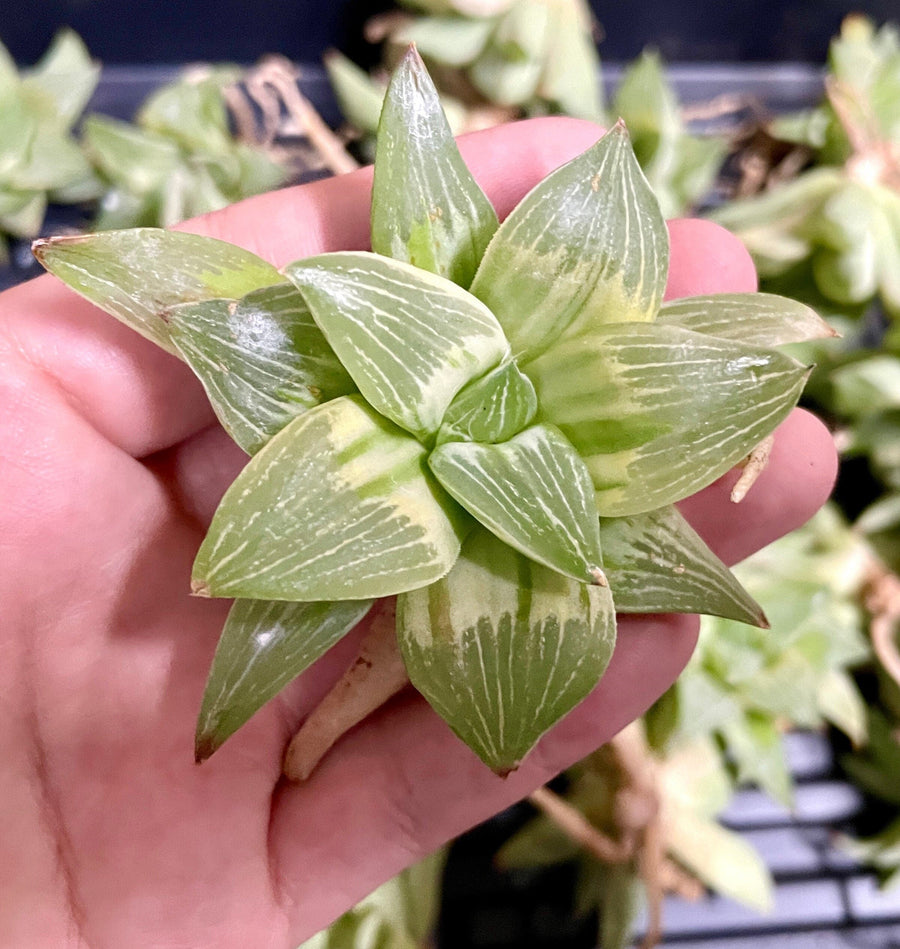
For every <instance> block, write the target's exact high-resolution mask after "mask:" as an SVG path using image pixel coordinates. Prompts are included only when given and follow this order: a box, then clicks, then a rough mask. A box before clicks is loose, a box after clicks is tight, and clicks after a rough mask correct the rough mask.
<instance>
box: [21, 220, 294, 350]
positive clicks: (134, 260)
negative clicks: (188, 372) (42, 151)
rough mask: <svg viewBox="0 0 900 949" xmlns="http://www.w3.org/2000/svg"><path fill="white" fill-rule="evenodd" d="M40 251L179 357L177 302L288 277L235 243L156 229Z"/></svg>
mask: <svg viewBox="0 0 900 949" xmlns="http://www.w3.org/2000/svg"><path fill="white" fill-rule="evenodd" d="M34 254H35V256H36V257H37V259H38V260H39V261H40V262H41V263H42V264H43V266H44V267H45V268H46V269H47V270H49V271H50V273H52V274H54V275H55V276H57V277H59V279H60V280H62V281H63V283H66V284H68V286H70V287H71V288H72V289H73V290H75V291H76V292H77V293H80V294H81V295H82V296H83V297H86V298H87V299H88V300H90V301H91V303H95V304H96V305H97V306H99V307H100V308H101V309H102V310H105V311H106V312H107V313H110V314H112V315H113V316H114V317H116V319H119V320H121V321H122V322H123V323H125V324H126V325H127V326H130V327H131V328H132V329H133V330H136V331H137V332H138V333H140V334H141V335H142V336H146V337H147V339H149V340H152V341H153V342H154V343H156V344H157V345H158V346H161V347H162V348H163V349H166V350H168V351H169V352H171V353H175V354H176V355H177V354H178V351H177V348H176V347H175V345H174V344H173V342H172V340H171V339H170V337H169V329H168V326H167V324H166V317H167V314H168V311H169V310H170V309H171V308H172V307H175V306H178V305H179V304H181V303H196V302H199V301H201V300H209V299H212V298H214V297H228V298H229V299H234V298H237V297H242V296H244V295H245V294H246V293H249V292H250V291H251V290H257V289H259V288H261V287H268V286H272V285H274V284H278V283H283V282H284V277H282V275H281V274H280V273H279V272H278V271H277V270H276V269H275V268H274V267H273V266H271V264H267V263H266V262H265V261H264V260H262V259H261V258H259V257H257V256H256V255H255V254H251V253H250V252H249V251H246V250H242V249H241V248H240V247H236V246H235V245H234V244H228V243H226V242H225V241H219V240H215V239H213V238H211V237H198V236H196V235H194V234H183V233H180V232H178V231H163V230H156V229H154V228H138V229H135V230H130V231H109V232H106V233H102V234H79V235H76V236H74V237H51V238H49V239H47V240H40V241H37V242H35V245H34Z"/></svg>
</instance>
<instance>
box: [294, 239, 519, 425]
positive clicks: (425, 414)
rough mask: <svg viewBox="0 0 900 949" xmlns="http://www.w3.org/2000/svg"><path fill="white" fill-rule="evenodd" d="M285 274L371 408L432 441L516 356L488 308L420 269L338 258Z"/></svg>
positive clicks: (309, 262) (365, 257) (312, 260)
mask: <svg viewBox="0 0 900 949" xmlns="http://www.w3.org/2000/svg"><path fill="white" fill-rule="evenodd" d="M285 272H286V274H287V276H288V277H289V278H290V279H291V280H292V281H293V282H294V283H295V284H296V285H297V286H298V287H299V288H300V292H301V293H302V294H303V297H304V299H305V300H306V302H307V304H308V305H309V308H310V310H311V311H312V315H313V317H314V319H315V321H316V323H318V324H319V327H320V328H321V330H322V332H323V333H324V334H325V338H326V339H327V340H328V342H329V343H330V344H331V346H332V348H333V349H334V351H335V353H337V355H338V358H339V359H340V361H341V362H342V363H343V365H344V367H345V368H346V369H347V372H349V373H350V375H351V376H352V377H353V380H354V381H355V382H356V384H357V386H358V387H359V391H360V392H361V393H362V394H363V395H364V396H365V397H366V400H367V401H368V402H369V403H370V404H371V405H372V406H374V408H376V409H377V410H378V411H379V412H381V414H382V415H385V416H387V417H388V418H389V419H391V420H392V421H394V422H396V423H397V424H398V425H399V426H400V427H401V428H405V429H406V430H407V431H408V432H412V433H413V434H414V435H415V436H417V437H418V438H421V439H423V440H428V439H429V438H432V437H433V436H434V434H435V433H436V432H437V430H438V428H439V426H440V424H441V420H442V419H443V417H444V412H446V410H447V406H448V405H450V403H451V402H452V401H453V397H454V396H455V395H456V393H457V392H459V390H460V389H461V388H462V387H463V386H464V385H465V384H466V383H467V382H469V381H471V380H472V379H477V378H478V377H479V376H480V375H482V374H483V373H484V372H486V371H487V370H488V369H490V368H492V367H493V366H496V365H497V364H498V363H499V362H500V361H501V360H502V359H503V357H504V356H506V355H507V354H508V352H509V346H508V344H507V342H506V338H505V337H504V335H503V330H502V329H501V328H500V324H499V323H498V322H497V321H496V319H494V316H493V315H492V314H491V312H490V311H489V310H488V309H487V308H486V307H485V306H484V305H483V304H482V303H480V302H479V301H478V300H476V299H475V298H474V297H473V296H471V294H468V293H466V291H465V290H461V289H460V288H459V287H457V286H456V284H454V283H451V282H450V281H449V280H445V279H444V278H443V277H438V276H436V275H435V274H431V273H428V272H427V271H424V270H420V269H419V268H418V267H413V266H412V265H411V264H407V263H402V262H401V261H398V260H390V259H389V258H387V257H382V256H380V255H378V254H369V253H364V252H355V253H336V254H322V255H320V256H318V257H308V258H307V259H305V260H299V261H297V262H296V263H294V264H291V265H290V266H289V267H287V268H286V271H285Z"/></svg>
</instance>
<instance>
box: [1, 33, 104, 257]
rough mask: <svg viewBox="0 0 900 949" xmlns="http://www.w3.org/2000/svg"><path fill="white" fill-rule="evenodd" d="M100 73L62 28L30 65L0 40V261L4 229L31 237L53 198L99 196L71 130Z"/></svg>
mask: <svg viewBox="0 0 900 949" xmlns="http://www.w3.org/2000/svg"><path fill="white" fill-rule="evenodd" d="M99 75H100V67H99V66H98V65H97V63H95V62H94V61H93V60H92V59H91V57H90V55H89V54H88V52H87V50H86V49H85V47H84V44H83V43H82V42H81V40H80V39H79V38H78V36H77V35H76V34H75V33H73V32H72V31H71V30H63V31H62V32H61V33H59V35H58V36H57V37H56V39H55V40H54V41H53V43H52V45H51V46H50V48H49V49H48V50H47V52H46V53H45V54H44V57H43V58H42V59H41V61H40V62H39V63H38V64H37V65H36V66H34V67H33V68H32V69H28V70H23V71H22V73H21V74H20V73H19V72H18V70H17V69H16V65H15V63H14V62H13V60H12V58H11V56H10V55H9V53H8V52H7V50H6V47H4V46H3V44H2V43H0V262H2V261H3V260H4V259H5V256H6V243H5V241H4V238H3V234H4V233H6V234H10V235H12V236H13V237H19V238H32V237H36V236H37V234H38V233H39V232H40V229H41V225H42V224H43V222H44V215H45V213H46V210H47V204H48V202H49V201H55V202H57V203H60V204H76V203H80V202H82V201H88V200H91V199H93V198H96V197H97V195H98V194H99V192H100V185H99V182H98V181H97V179H96V177H95V176H94V173H93V171H92V169H91V166H90V163H89V162H88V160H87V159H86V158H85V156H84V155H83V154H82V152H81V149H80V148H79V147H78V143H77V141H76V140H75V137H74V135H73V133H72V129H73V126H74V125H75V123H76V122H77V121H78V119H79V117H80V115H81V113H82V110H83V109H84V107H85V105H87V102H88V100H89V99H90V97H91V95H92V94H93V92H94V88H95V87H96V85H97V80H98V78H99Z"/></svg>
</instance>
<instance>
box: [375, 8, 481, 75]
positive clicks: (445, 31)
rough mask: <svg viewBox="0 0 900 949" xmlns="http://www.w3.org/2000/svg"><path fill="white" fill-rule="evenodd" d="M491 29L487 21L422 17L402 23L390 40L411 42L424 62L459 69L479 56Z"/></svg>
mask: <svg viewBox="0 0 900 949" xmlns="http://www.w3.org/2000/svg"><path fill="white" fill-rule="evenodd" d="M493 29H494V21H493V20H491V19H487V18H485V19H474V18H470V17H462V16H423V17H417V18H416V19H411V20H410V21H409V22H407V23H404V24H403V25H402V26H401V27H400V29H399V30H398V31H397V32H396V33H395V34H394V35H393V36H392V37H391V41H392V42H393V43H396V44H398V45H401V44H404V45H405V44H407V43H415V45H416V48H417V49H418V50H419V52H420V53H421V54H422V56H423V57H424V58H425V59H427V60H429V61H430V60H434V61H435V62H438V63H441V64H442V65H445V66H456V67H461V66H466V65H468V64H469V63H470V62H472V60H473V59H475V57H476V56H478V55H479V53H481V51H482V50H483V49H484V47H485V44H486V43H487V41H488V37H489V36H490V35H491V31H492V30H493Z"/></svg>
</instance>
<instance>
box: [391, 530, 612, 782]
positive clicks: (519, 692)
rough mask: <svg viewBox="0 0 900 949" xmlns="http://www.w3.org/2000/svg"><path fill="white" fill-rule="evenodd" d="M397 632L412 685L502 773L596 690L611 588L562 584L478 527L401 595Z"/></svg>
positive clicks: (606, 651) (606, 643)
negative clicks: (439, 575)
mask: <svg viewBox="0 0 900 949" xmlns="http://www.w3.org/2000/svg"><path fill="white" fill-rule="evenodd" d="M397 633H398V637H399V642H400V650H401V652H402V654H403V659H404V662H405V663H406V668H407V671H408V672H409V676H410V679H411V680H412V683H413V685H414V686H415V687H416V688H417V689H418V690H419V691H420V692H421V693H422V694H423V695H424V696H425V697H426V698H427V699H428V701H429V702H430V703H431V705H432V706H433V707H434V708H435V710H436V711H437V712H438V714H439V715H440V716H441V717H442V718H443V719H444V720H445V721H446V722H447V723H448V724H449V725H450V727H451V728H452V729H453V730H454V731H455V732H456V734H457V735H459V737H460V738H461V739H462V740H463V741H464V742H466V744H467V745H469V747H470V748H472V750H473V751H475V753H476V754H477V755H478V756H479V757H480V758H481V759H482V760H483V761H484V762H485V763H486V764H487V765H489V766H490V767H491V768H493V769H494V770H495V771H498V772H501V773H505V772H508V771H510V770H512V769H514V768H515V767H517V765H518V764H519V762H520V761H521V760H522V759H523V758H524V757H525V755H526V754H527V753H528V752H529V751H530V750H531V748H532V747H533V746H534V744H535V742H537V740H538V739H539V738H540V737H541V735H543V734H544V732H545V731H547V729H548V728H550V727H551V726H552V725H553V724H555V723H556V722H557V721H558V720H559V719H560V718H562V716H563V715H565V714H566V713H567V712H569V711H570V710H571V709H572V708H574V706H575V705H577V704H578V703H579V702H580V701H581V700H582V699H583V698H584V697H585V696H586V695H587V694H588V693H589V692H590V691H591V689H593V687H594V686H595V685H596V683H597V681H598V680H599V679H600V677H601V676H602V674H603V672H604V670H605V669H606V666H607V664H608V662H609V659H610V657H611V656H612V651H613V646H614V642H615V613H614V609H613V605H612V598H611V596H610V593H609V589H608V588H606V587H594V586H588V585H586V584H582V583H577V582H575V581H573V580H570V579H568V578H566V577H563V576H561V575H560V574H558V573H556V572H555V571H553V570H548V569H547V568H546V567H542V566H540V565H538V564H535V563H533V562H531V561H530V560H528V559H526V558H525V557H523V556H521V555H520V554H518V553H516V552H515V551H513V550H512V549H511V548H509V547H507V546H506V545H504V544H503V543H501V542H500V541H499V540H497V538H496V537H494V536H493V535H492V534H491V533H490V532H488V531H486V530H484V529H479V530H477V531H475V532H473V534H471V535H470V537H469V539H468V540H467V541H466V543H465V545H464V547H463V553H462V554H461V556H460V559H459V560H458V561H457V563H456V565H455V566H454V568H453V570H451V571H450V573H449V574H448V575H447V576H446V577H445V578H444V579H443V580H440V581H439V582H438V583H435V584H432V585H431V586H430V587H428V588H426V589H422V590H416V591H414V592H412V593H407V594H404V595H403V596H401V597H399V598H398V600H397Z"/></svg>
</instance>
